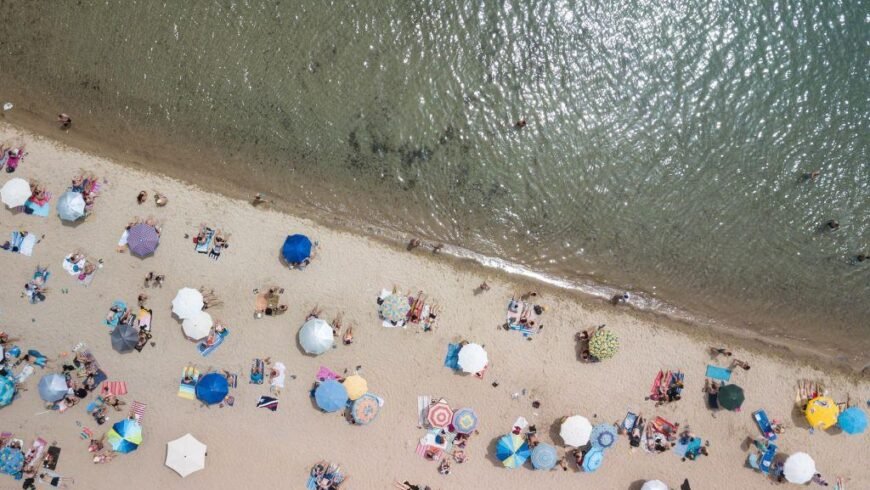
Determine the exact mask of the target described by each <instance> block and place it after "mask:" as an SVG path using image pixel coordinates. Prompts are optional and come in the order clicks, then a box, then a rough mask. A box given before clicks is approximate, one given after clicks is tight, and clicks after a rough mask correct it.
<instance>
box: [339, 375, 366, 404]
mask: <svg viewBox="0 0 870 490" xmlns="http://www.w3.org/2000/svg"><path fill="white" fill-rule="evenodd" d="M343 384H344V389H346V390H347V397H348V398H349V399H351V400H356V399H358V398H360V397H361V396H363V395H365V394H366V392H367V391H369V384H368V383H367V382H366V380H365V378H363V377H362V376H360V375H358V374H352V375H350V376H348V377H347V378H345V379H344V382H343Z"/></svg>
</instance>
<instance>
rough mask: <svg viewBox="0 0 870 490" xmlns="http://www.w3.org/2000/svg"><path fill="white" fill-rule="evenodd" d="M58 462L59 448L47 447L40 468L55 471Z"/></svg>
mask: <svg viewBox="0 0 870 490" xmlns="http://www.w3.org/2000/svg"><path fill="white" fill-rule="evenodd" d="M59 460H60V448H59V447H57V446H49V448H48V451H47V454H46V456H45V459H44V460H43V462H42V467H43V468H46V469H49V470H56V469H57V462H58V461H59Z"/></svg>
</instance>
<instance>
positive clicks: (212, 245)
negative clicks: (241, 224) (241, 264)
mask: <svg viewBox="0 0 870 490" xmlns="http://www.w3.org/2000/svg"><path fill="white" fill-rule="evenodd" d="M185 236H187V235H185ZM229 239H230V235H229V234H228V233H224V232H223V231H222V230H221V229H220V228H218V229H212V228H210V227H209V226H208V225H207V224H205V223H200V224H199V229H198V230H197V232H196V236H194V237H193V244H194V248H195V249H196V250H197V251H199V252H200V253H208V257H209V258H210V259H212V260H218V259H219V258H220V256H221V252H223V251H224V249H227V248H229V247H230V244H229Z"/></svg>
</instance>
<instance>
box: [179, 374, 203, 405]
mask: <svg viewBox="0 0 870 490" xmlns="http://www.w3.org/2000/svg"><path fill="white" fill-rule="evenodd" d="M188 375H189V376H190V381H189V382H185V381H184V378H185V377H187V376H188ZM197 380H199V370H198V369H196V368H194V367H186V368H184V369H182V370H181V384H180V385H179V386H178V396H180V397H181V398H184V399H186V400H193V399H195V398H196V382H197Z"/></svg>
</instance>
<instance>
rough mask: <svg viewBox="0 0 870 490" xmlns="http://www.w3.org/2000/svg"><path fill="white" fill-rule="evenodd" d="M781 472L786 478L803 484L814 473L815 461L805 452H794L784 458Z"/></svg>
mask: <svg viewBox="0 0 870 490" xmlns="http://www.w3.org/2000/svg"><path fill="white" fill-rule="evenodd" d="M782 472H783V474H784V475H785V479H786V480H788V481H790V482H792V483H797V484H799V485H803V484H804V483H806V482H808V481H810V479H812V477H813V475H815V474H816V462H815V461H813V458H811V457H810V455H809V454H807V453H794V454H792V455H791V456H789V457H788V459H786V460H785V466H783V468H782Z"/></svg>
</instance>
